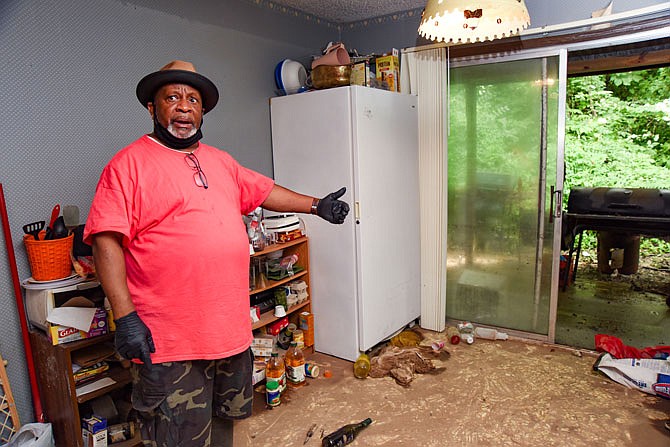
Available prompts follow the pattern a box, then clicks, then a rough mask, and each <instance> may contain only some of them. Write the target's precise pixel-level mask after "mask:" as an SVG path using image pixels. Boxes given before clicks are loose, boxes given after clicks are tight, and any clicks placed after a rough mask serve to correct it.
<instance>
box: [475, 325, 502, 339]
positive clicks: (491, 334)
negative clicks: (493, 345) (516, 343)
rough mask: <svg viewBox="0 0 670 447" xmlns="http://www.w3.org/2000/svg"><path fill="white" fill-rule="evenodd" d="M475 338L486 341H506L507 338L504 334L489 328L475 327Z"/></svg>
mask: <svg viewBox="0 0 670 447" xmlns="http://www.w3.org/2000/svg"><path fill="white" fill-rule="evenodd" d="M475 337H477V338H485V339H487V340H507V339H508V338H509V336H508V335H507V334H506V333H505V332H499V331H498V330H497V329H493V328H490V327H476V328H475Z"/></svg>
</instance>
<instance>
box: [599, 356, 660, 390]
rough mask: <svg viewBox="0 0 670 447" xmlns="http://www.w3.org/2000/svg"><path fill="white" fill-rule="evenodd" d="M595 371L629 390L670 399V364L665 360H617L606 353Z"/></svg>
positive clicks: (600, 358) (601, 357)
mask: <svg viewBox="0 0 670 447" xmlns="http://www.w3.org/2000/svg"><path fill="white" fill-rule="evenodd" d="M593 369H594V370H596V371H600V372H602V373H603V374H605V375H606V376H607V377H609V378H610V379H612V380H614V381H615V382H617V383H620V384H622V385H625V386H626V387H628V388H633V389H636V390H639V391H642V392H644V393H647V394H652V395H654V396H661V397H665V398H666V399H670V362H668V361H667V360H665V359H631V358H623V359H615V358H613V357H612V356H611V355H610V354H607V353H604V354H602V355H601V356H600V357H598V360H596V362H595V364H594V365H593Z"/></svg>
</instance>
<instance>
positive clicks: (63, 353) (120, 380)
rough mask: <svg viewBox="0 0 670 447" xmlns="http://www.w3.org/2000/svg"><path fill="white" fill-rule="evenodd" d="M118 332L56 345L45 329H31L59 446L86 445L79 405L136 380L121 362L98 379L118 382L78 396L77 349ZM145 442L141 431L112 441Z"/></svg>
mask: <svg viewBox="0 0 670 447" xmlns="http://www.w3.org/2000/svg"><path fill="white" fill-rule="evenodd" d="M113 339H114V334H113V333H112V334H106V335H102V336H99V337H93V338H87V339H84V340H79V341H75V342H71V343H64V344H60V345H55V346H54V345H52V343H51V340H49V338H48V337H47V335H46V334H45V333H44V332H41V331H31V332H30V344H31V346H32V348H33V360H34V362H35V365H36V366H37V368H36V369H37V378H38V381H39V386H40V393H41V395H42V399H43V402H42V403H43V407H44V416H45V419H46V420H47V421H48V422H50V423H51V425H52V428H53V433H54V438H55V440H56V446H57V447H84V444H83V440H82V436H81V415H80V409H79V405H80V404H83V403H85V402H88V401H90V400H92V399H94V398H96V397H99V396H102V395H105V394H107V393H110V392H112V391H115V390H120V389H121V388H123V387H125V386H127V385H129V384H130V383H131V381H132V379H131V376H130V371H129V370H127V369H125V368H123V367H121V366H120V365H117V364H111V365H110V369H109V370H107V371H105V372H103V373H102V374H100V375H99V376H97V377H96V379H99V378H104V377H110V378H112V379H114V380H115V381H116V383H114V384H113V385H109V386H106V387H104V388H101V389H99V390H95V391H92V392H89V393H86V394H83V395H81V396H77V394H76V393H77V388H76V385H75V382H74V377H73V375H72V359H73V357H76V353H77V351H82V350H86V349H95V347H96V346H100V348H101V349H102V348H103V347H105V344H111V343H113ZM139 445H141V441H140V439H139V434H136V436H135V438H134V439H132V440H129V441H123V442H119V443H114V444H110V446H118V447H134V446H139Z"/></svg>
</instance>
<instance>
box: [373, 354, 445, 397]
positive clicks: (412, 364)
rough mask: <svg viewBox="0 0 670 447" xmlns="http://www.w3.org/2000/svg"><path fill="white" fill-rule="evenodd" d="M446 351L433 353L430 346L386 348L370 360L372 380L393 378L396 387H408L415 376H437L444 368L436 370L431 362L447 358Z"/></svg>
mask: <svg viewBox="0 0 670 447" xmlns="http://www.w3.org/2000/svg"><path fill="white" fill-rule="evenodd" d="M449 355H450V354H449V352H448V351H446V350H440V351H435V350H434V349H433V348H431V347H430V346H404V347H400V346H392V345H389V346H386V347H385V348H384V349H382V350H381V351H380V352H379V354H378V355H376V356H374V357H372V359H370V375H369V377H372V378H380V377H385V376H390V377H393V378H394V379H395V381H396V383H397V384H398V385H402V386H405V387H407V386H409V385H410V383H411V382H412V380H414V375H415V374H438V373H441V372H442V371H443V370H444V368H436V367H435V365H434V364H433V360H436V359H439V360H446V359H448V358H449Z"/></svg>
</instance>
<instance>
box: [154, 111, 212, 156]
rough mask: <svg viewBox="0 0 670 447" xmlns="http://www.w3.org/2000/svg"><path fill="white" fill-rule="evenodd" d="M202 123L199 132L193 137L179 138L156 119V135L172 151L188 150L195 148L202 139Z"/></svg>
mask: <svg viewBox="0 0 670 447" xmlns="http://www.w3.org/2000/svg"><path fill="white" fill-rule="evenodd" d="M201 129H202V121H201V122H200V127H199V128H198V131H197V132H196V133H194V134H193V135H191V136H190V137H188V138H178V137H175V136H174V135H172V134H171V133H170V131H169V130H167V129H166V128H165V127H163V125H161V123H159V122H158V119H157V118H155V117H154V134H155V135H156V137H157V138H158V139H159V140H160V141H161V143H163V144H165V145H166V146H167V147H169V148H172V149H178V150H181V149H186V148H189V147H191V146H193V145H194V144H195V143H197V142H198V141H199V140H200V139H201V138H202V131H201Z"/></svg>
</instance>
